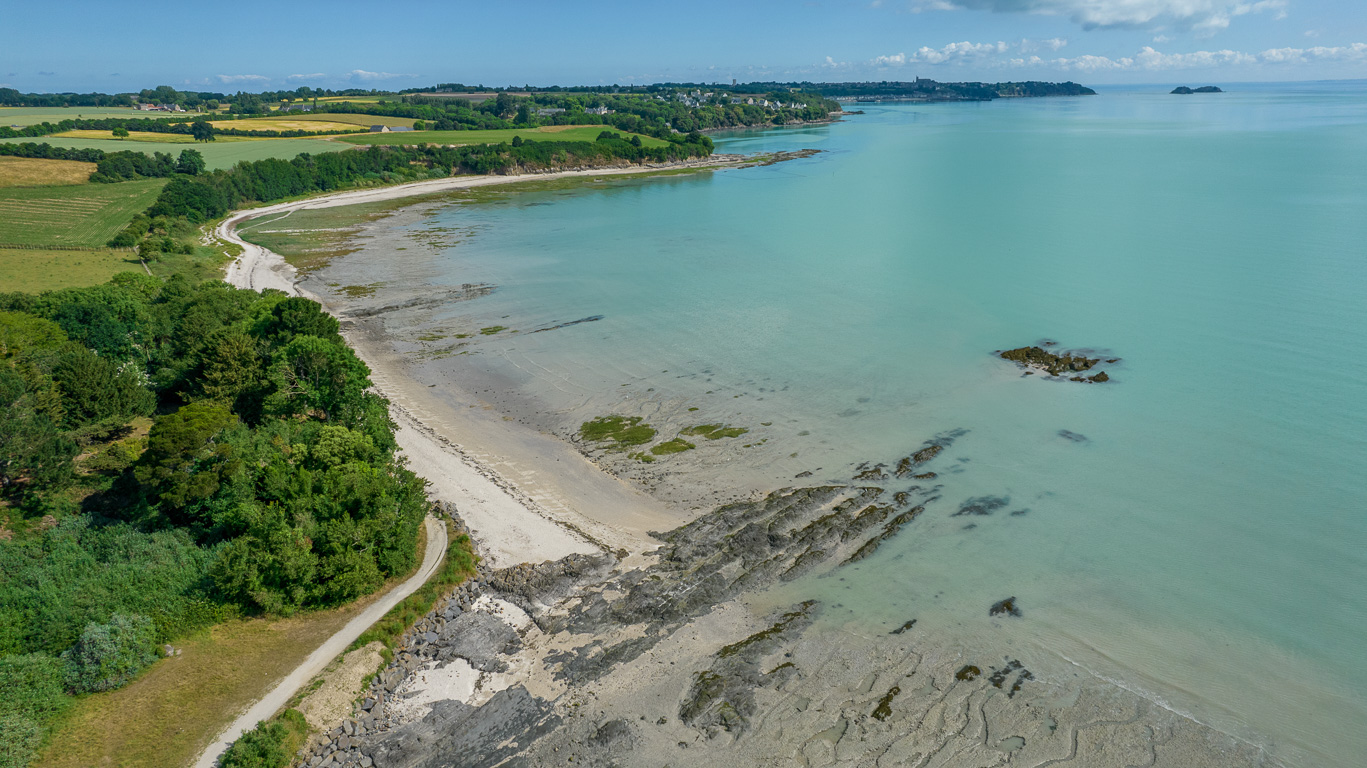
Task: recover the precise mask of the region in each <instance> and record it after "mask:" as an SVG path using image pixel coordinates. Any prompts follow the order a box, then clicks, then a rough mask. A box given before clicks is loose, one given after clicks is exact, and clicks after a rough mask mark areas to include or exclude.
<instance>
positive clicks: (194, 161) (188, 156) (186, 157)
mask: <svg viewBox="0 0 1367 768" xmlns="http://www.w3.org/2000/svg"><path fill="white" fill-rule="evenodd" d="M206 167H207V166H206V164H205V162H204V155H203V154H201V153H200V151H199V150H197V149H182V150H181V151H180V157H178V158H176V173H183V174H186V175H187V176H198V175H199V174H201V173H204V169H205V168H206Z"/></svg>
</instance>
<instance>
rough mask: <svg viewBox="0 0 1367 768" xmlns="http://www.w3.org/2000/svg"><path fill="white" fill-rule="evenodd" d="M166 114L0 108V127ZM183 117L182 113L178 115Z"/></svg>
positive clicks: (127, 110)
mask: <svg viewBox="0 0 1367 768" xmlns="http://www.w3.org/2000/svg"><path fill="white" fill-rule="evenodd" d="M170 116H171V115H170V113H168V112H139V111H138V110H136V109H133V108H132V107H0V125H18V126H26V125H37V124H39V123H56V122H60V121H62V120H76V119H78V118H82V117H84V118H89V119H98V118H106V117H125V118H127V117H170ZM178 116H179V117H185V114H184V113H178Z"/></svg>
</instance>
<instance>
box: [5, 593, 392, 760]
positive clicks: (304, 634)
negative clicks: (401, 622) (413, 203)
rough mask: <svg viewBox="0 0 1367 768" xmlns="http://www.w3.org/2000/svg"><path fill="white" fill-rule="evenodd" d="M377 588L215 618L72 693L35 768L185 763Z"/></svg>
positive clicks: (336, 627)
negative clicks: (114, 684) (122, 677)
mask: <svg viewBox="0 0 1367 768" xmlns="http://www.w3.org/2000/svg"><path fill="white" fill-rule="evenodd" d="M373 599H374V598H368V599H366V600H363V601H361V602H358V603H354V604H352V605H349V606H346V607H345V608H339V609H335V610H331V611H318V612H313V613H307V614H302V615H299V616H293V617H291V618H288V619H273V620H271V619H249V620H243V621H233V622H229V623H227V624H220V625H218V626H216V627H213V628H212V629H209V630H208V631H206V632H205V633H203V634H202V635H200V636H197V637H195V638H192V639H188V640H185V641H183V642H182V643H181V644H180V645H178V646H177V647H179V648H181V649H182V653H181V655H180V656H176V657H173V658H169V659H163V660H162V661H159V662H157V663H156V664H155V665H153V666H152V668H151V669H150V670H148V671H147V673H146V674H144V675H142V676H141V677H139V678H138V679H137V680H135V681H133V682H132V683H131V684H129V685H127V686H125V687H123V688H120V689H118V690H115V691H110V692H108V693H97V694H91V695H89V696H86V697H84V698H82V699H80V700H78V701H77V702H76V703H75V704H74V705H73V706H72V707H71V709H70V711H69V712H68V714H67V715H66V716H65V717H63V718H62V720H61V722H60V723H59V724H57V726H56V727H55V728H54V729H53V733H52V737H51V738H50V739H49V742H48V745H47V748H46V749H45V750H44V752H43V754H42V755H41V756H40V757H39V758H38V759H37V760H36V761H34V763H33V764H32V766H31V768H88V767H89V766H105V765H108V766H120V768H184V766H186V765H189V764H191V763H192V762H193V761H194V759H195V757H196V756H197V755H198V754H199V753H200V752H201V751H203V749H204V747H206V746H207V745H208V744H209V742H210V741H212V740H213V738H214V737H215V736H217V735H218V733H219V732H220V731H222V730H223V729H224V728H225V727H227V725H228V724H229V723H231V722H232V721H233V719H234V718H235V717H237V715H238V713H239V712H241V711H242V710H243V709H245V708H246V707H247V706H248V705H249V704H251V702H253V701H255V700H257V699H259V698H261V697H262V696H264V695H265V694H266V692H267V691H269V690H270V689H271V687H272V686H273V685H274V683H275V682H276V681H277V680H279V679H280V678H282V677H284V676H285V675H286V674H288V673H289V672H290V670H292V669H294V668H295V667H297V666H299V664H301V663H302V662H303V661H304V659H305V658H307V657H308V655H309V653H310V652H311V651H312V650H313V649H314V648H316V647H318V646H319V645H320V644H321V643H322V642H323V641H324V640H325V639H327V638H328V637H330V636H332V635H333V634H335V633H336V632H337V631H338V630H340V629H341V628H342V627H343V626H345V625H346V623H347V621H349V620H350V619H351V618H352V617H353V616H355V615H356V614H357V613H360V612H361V611H362V610H363V609H364V608H365V606H366V605H367V604H369V603H370V602H371V600H373Z"/></svg>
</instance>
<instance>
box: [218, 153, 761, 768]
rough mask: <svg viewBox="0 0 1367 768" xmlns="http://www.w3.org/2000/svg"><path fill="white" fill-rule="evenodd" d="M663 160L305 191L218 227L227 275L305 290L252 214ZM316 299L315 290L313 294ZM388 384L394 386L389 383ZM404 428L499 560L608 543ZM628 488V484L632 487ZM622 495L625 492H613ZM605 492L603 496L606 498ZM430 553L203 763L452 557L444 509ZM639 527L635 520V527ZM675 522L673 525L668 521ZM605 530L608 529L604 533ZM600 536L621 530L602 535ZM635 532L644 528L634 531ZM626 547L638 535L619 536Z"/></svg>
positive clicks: (403, 422)
mask: <svg viewBox="0 0 1367 768" xmlns="http://www.w3.org/2000/svg"><path fill="white" fill-rule="evenodd" d="M736 162H737V161H736V158H734V157H728V156H723V157H715V158H713V159H709V160H707V161H696V162H690V163H681V164H676V165H671V166H668V167H722V166H729V165H735V164H736ZM659 169H660V168H659V167H644V168H630V169H620V168H610V169H597V170H586V171H562V172H559V173H549V174H537V175H535V176H531V177H528V176H463V177H453V178H449V179H435V180H431V181H420V182H415V183H412V184H401V185H396V186H392V187H383V188H379V189H362V190H353V191H349V192H340V193H336V194H331V195H325V196H321V197H315V198H311V199H308V200H299V201H292V202H285V203H278V204H276V205H270V206H264V207H261V208H252V209H248V210H244V211H236V212H233V213H231V214H229V215H228V217H227V218H226V219H224V221H223V222H222V223H221V224H219V225H218V227H217V228H215V230H214V234H215V236H217V237H218V238H220V239H222V240H224V241H226V242H230V243H234V244H236V245H238V246H240V247H241V248H242V255H241V256H239V257H238V258H237V259H236V260H234V261H233V262H232V263H231V264H229V265H228V267H227V268H226V270H225V271H224V281H225V282H227V283H229V284H231V285H234V286H236V287H238V288H248V289H251V290H255V291H264V290H267V289H275V290H279V291H284V292H285V293H288V294H290V295H291V296H299V295H301V291H300V290H299V289H298V288H296V287H295V271H294V268H293V267H291V266H290V265H289V264H288V263H287V262H286V261H285V260H284V259H283V258H282V257H281V256H280V255H279V254H277V253H274V252H272V251H270V250H269V249H266V248H263V247H261V246H259V245H254V244H252V243H249V242H247V241H246V240H244V239H242V238H241V237H240V236H239V235H238V234H237V231H236V230H237V228H238V227H239V226H241V225H242V224H243V223H244V222H246V221H248V220H250V219H256V218H259V217H262V216H270V215H273V214H283V215H284V216H288V215H290V214H291V213H293V212H294V211H296V210H303V209H308V208H328V207H333V206H339V205H355V204H358V203H367V202H378V201H383V200H393V199H398V198H403V197H411V196H415V195H422V194H428V193H432V192H442V191H447V190H452V189H466V188H471V187H479V186H486V185H495V184H507V183H512V182H518V181H527V180H529V179H533V178H534V179H546V178H563V177H569V176H604V175H619V174H631V173H645V172H649V171H654V170H659ZM309 298H312V297H309ZM381 389H384V388H383V387H381ZM382 394H385V395H386V396H388V397H390V398H391V399H393V395H394V393H389V392H382ZM394 410H395V414H394V415H395V417H396V422H397V423H398V424H399V431H398V432H397V433H396V437H397V438H398V440H399V445H400V448H401V450H403V452H404V453H405V455H407V456H408V457H409V460H410V465H409V467H410V469H412V470H414V471H415V472H417V473H418V474H419V475H421V476H423V477H425V478H427V479H428V480H429V482H430V483H431V489H432V495H433V496H435V497H439V498H443V499H446V500H450V501H458V502H460V509H461V513H462V515H463V516H464V517H465V520H466V523H467V524H472V523H473V524H475V525H476V526H478V528H477V532H479V533H480V534H481V535H480V536H479V540H480V544H481V555H482V556H483V557H484V558H485V559H486V560H488V561H490V563H491V564H493V565H506V564H512V563H517V562H523V561H532V562H539V561H542V560H554V559H557V558H560V557H564V556H565V555H567V554H570V553H573V552H581V553H597V552H599V551H601V550H600V546H599V545H596V544H595V543H593V542H591V541H589V540H588V538H587V537H585V536H582V535H578V532H577V531H574V530H570V529H567V528H566V527H565V526H563V525H562V524H560V523H559V522H558V521H557V520H556V519H554V516H552V515H548V514H546V513H545V512H544V511H541V510H538V509H536V507H537V505H536V504H535V503H534V502H532V501H530V500H528V499H526V498H522V497H520V494H518V493H517V492H516V491H515V490H513V489H510V488H509V487H508V486H507V484H505V483H502V482H499V481H498V480H497V479H495V478H491V477H489V473H487V472H485V471H482V470H481V468H480V467H478V466H476V465H475V464H474V463H473V462H472V461H471V460H470V458H469V457H467V456H464V455H462V454H461V453H460V452H459V451H457V450H456V449H455V448H454V446H451V445H449V444H447V442H446V441H443V440H441V439H440V438H437V437H436V436H435V435H433V434H431V431H430V430H427V429H423V428H422V425H421V424H420V423H415V422H417V420H416V419H414V418H412V417H411V416H410V414H408V413H406V412H405V411H404V409H403V408H395V409H394ZM622 490H623V491H625V490H626V489H625V486H623V488H622ZM608 495H610V496H611V495H616V494H608ZM600 498H601V497H600ZM625 501H626V503H627V504H629V505H631V506H636V504H635V502H639V501H642V499H641V498H640V497H639V496H638V495H637V494H634V493H632V494H630V498H628V499H626V500H625ZM664 522H667V521H666V520H657V519H648V520H643V521H641V524H640V528H641V529H642V530H646V529H648V528H649V527H652V526H654V527H661V524H662V523H664ZM426 524H427V554H426V556H425V557H424V559H423V564H422V567H421V568H420V569H419V570H418V572H417V573H416V574H414V575H413V576H412V577H411V578H409V579H408V580H407V581H405V582H404V583H402V584H400V585H399V586H397V587H395V588H394V589H393V590H391V591H390V592H389V593H388V594H386V595H385V596H384V597H383V598H381V599H380V600H378V601H377V602H376V603H375V604H374V605H372V606H370V607H369V608H367V609H366V610H365V611H364V612H363V613H361V614H360V615H359V616H357V617H356V618H354V619H352V620H351V621H350V622H348V623H347V625H346V626H345V627H343V628H342V629H341V630H340V631H339V632H337V634H335V635H333V636H332V637H330V638H328V639H327V641H325V642H324V643H323V644H322V645H321V646H319V647H318V648H317V649H316V650H314V652H313V653H311V654H310V655H309V657H308V658H307V659H305V660H304V663H303V664H301V665H299V667H297V668H296V669H295V670H294V671H292V672H291V673H290V674H289V675H288V676H287V677H286V678H285V679H284V680H282V681H280V683H278V684H277V685H276V687H275V688H273V689H272V690H271V691H270V693H268V694H266V696H265V697H263V698H262V699H260V700H259V701H257V702H256V703H255V704H253V705H252V706H251V707H250V708H249V709H248V710H247V711H246V712H244V713H243V714H242V715H241V716H240V717H238V718H237V719H236V720H235V721H233V723H232V725H230V726H228V728H227V729H226V730H224V731H223V732H222V733H220V734H219V735H218V736H217V737H216V738H215V739H214V741H213V743H212V744H210V745H209V746H208V748H206V749H205V750H204V751H203V752H202V753H200V756H199V758H198V759H197V760H196V761H195V764H194V768H213V767H214V765H215V764H216V763H217V761H218V758H219V757H220V756H221V755H222V754H223V752H224V750H226V749H227V748H228V745H229V744H231V743H232V742H233V741H234V740H236V739H237V738H238V737H240V736H241V735H242V734H243V733H245V732H246V731H248V730H251V729H252V728H254V727H256V724H257V723H258V722H260V721H262V720H266V719H268V718H270V717H271V716H272V715H274V714H275V713H276V712H277V711H279V710H280V708H281V707H283V706H284V705H285V704H286V703H287V702H288V701H289V700H290V698H291V697H292V696H294V694H295V693H296V692H297V691H298V690H299V689H300V688H302V687H303V686H304V685H306V684H307V683H308V682H309V681H310V680H312V679H313V678H314V677H315V676H316V675H318V674H319V673H321V672H322V671H323V669H325V668H326V667H327V665H328V663H330V662H331V661H332V660H333V659H334V658H336V657H337V656H338V655H339V654H341V653H342V652H343V651H344V650H346V648H347V647H348V646H349V645H351V643H352V642H354V641H355V640H356V638H357V637H360V636H361V634H362V633H363V632H365V630H366V629H368V628H369V627H370V626H371V625H372V624H374V623H375V622H376V621H378V620H379V619H380V618H381V617H383V616H384V615H385V614H386V613H388V612H389V610H390V609H391V608H393V607H394V606H395V605H397V604H398V603H399V602H400V601H402V600H403V599H404V598H405V597H408V596H409V595H411V594H412V593H413V592H414V591H416V590H417V589H418V587H420V586H422V585H423V584H424V583H426V581H427V579H428V578H430V577H431V576H432V574H433V573H435V572H436V569H437V567H438V566H439V565H440V563H441V560H442V556H443V555H444V554H445V552H446V547H447V536H446V526H445V525H443V524H441V523H440V522H439V521H437V520H435V519H434V518H431V517H429V518H427V521H426ZM632 527H635V526H632ZM663 527H669V526H663ZM596 533H601V532H597V531H596ZM599 538H614V537H602V536H600V537H599ZM632 538H634V537H632ZM611 543H612V544H614V545H616V546H622V545H623V544H628V543H631V544H638V547H631V548H632V549H637V548H639V544H640V543H641V542H634V541H633V542H626V541H622V540H615V541H612V542H611Z"/></svg>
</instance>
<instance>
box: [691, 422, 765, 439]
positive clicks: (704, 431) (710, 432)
mask: <svg viewBox="0 0 1367 768" xmlns="http://www.w3.org/2000/svg"><path fill="white" fill-rule="evenodd" d="M749 431H750V430H748V429H746V428H745V427H728V426H726V425H725V424H699V425H698V426H696V427H688V428H687V429H684V430H682V431H681V432H680V433H679V434H681V435H689V436H690V437H705V438H707V439H708V440H720V439H722V438H723V437H740V436H741V435H743V434H745V433H746V432H749Z"/></svg>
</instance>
